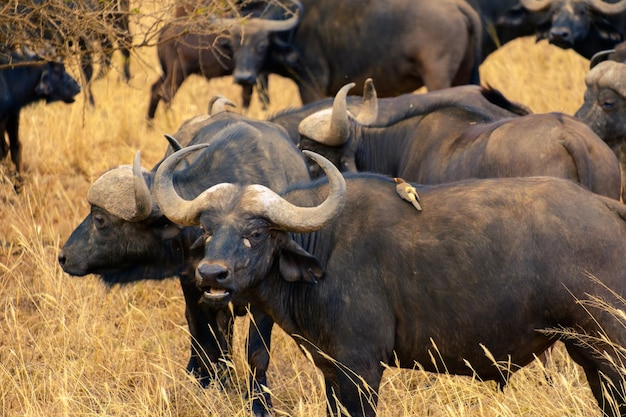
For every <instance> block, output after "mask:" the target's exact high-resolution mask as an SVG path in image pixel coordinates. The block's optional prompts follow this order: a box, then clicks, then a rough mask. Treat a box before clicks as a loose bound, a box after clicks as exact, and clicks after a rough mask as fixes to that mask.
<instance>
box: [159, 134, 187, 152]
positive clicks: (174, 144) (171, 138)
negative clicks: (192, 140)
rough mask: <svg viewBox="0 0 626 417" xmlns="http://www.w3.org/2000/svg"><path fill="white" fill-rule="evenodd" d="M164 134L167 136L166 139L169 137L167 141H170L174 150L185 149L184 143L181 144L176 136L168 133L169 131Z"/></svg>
mask: <svg viewBox="0 0 626 417" xmlns="http://www.w3.org/2000/svg"><path fill="white" fill-rule="evenodd" d="M163 136H165V139H167V141H168V142H169V144H170V146H171V147H172V149H173V150H174V152H176V151H180V150H181V149H183V145H181V144H180V142H179V141H178V140H177V139H176V138H175V137H174V136H172V135H168V134H167V133H166V134H165V135H163Z"/></svg>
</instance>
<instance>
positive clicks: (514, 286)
mask: <svg viewBox="0 0 626 417" xmlns="http://www.w3.org/2000/svg"><path fill="white" fill-rule="evenodd" d="M193 150H194V149H193V148H186V149H183V150H182V151H179V152H177V153H175V154H174V155H172V156H170V157H169V158H168V159H167V160H166V161H165V162H164V163H163V164H161V166H160V167H159V169H158V170H157V173H156V176H155V185H154V195H155V197H156V200H157V201H158V203H159V204H160V206H161V209H162V210H163V212H164V213H165V215H166V216H167V217H169V218H170V219H172V221H174V222H176V223H179V224H187V225H201V226H202V228H203V230H204V240H205V247H204V258H203V259H202V260H201V261H200V262H199V263H198V266H197V269H196V282H197V285H198V286H199V288H200V289H201V290H202V291H204V292H205V293H206V294H211V296H212V297H214V298H220V299H222V300H223V301H229V300H232V301H234V302H241V301H243V300H245V301H249V302H250V303H251V305H254V306H256V307H257V308H258V309H260V310H263V311H265V312H267V313H268V314H269V315H270V316H271V318H272V319H273V320H274V321H275V322H276V323H277V324H278V325H279V326H281V327H282V328H283V329H284V330H285V331H286V333H287V334H290V335H292V337H293V338H294V339H295V340H296V342H297V343H298V345H299V346H302V347H303V348H304V349H305V350H307V351H308V352H309V353H310V354H311V356H312V357H313V359H314V361H315V364H316V365H317V366H318V368H319V369H320V370H321V372H322V373H323V375H324V379H325V385H326V396H327V401H328V404H329V410H328V412H329V415H343V414H344V413H345V414H348V415H351V416H352V417H355V416H363V415H365V416H373V415H375V409H376V404H377V400H378V395H377V393H378V388H379V384H380V381H381V378H382V374H383V370H384V368H385V366H383V365H391V366H393V365H396V366H401V367H407V368H415V366H416V365H415V364H416V363H418V364H419V365H420V366H422V367H424V369H425V370H427V371H429V372H443V370H445V372H446V373H450V374H458V375H471V376H476V377H477V378H480V380H495V381H498V382H499V383H501V384H502V386H504V384H506V382H507V380H508V378H509V376H510V374H511V373H512V372H514V371H515V370H517V369H518V367H521V366H524V365H526V364H528V363H530V362H531V361H532V360H533V359H534V357H535V355H537V354H539V353H541V352H543V351H544V350H545V349H546V348H548V347H549V346H551V345H552V344H554V343H555V342H556V341H557V340H561V341H562V342H563V343H564V344H565V346H566V348H567V351H568V353H569V354H570V356H571V357H572V359H573V360H574V361H575V362H576V363H577V364H579V365H580V366H582V368H583V369H584V371H585V374H586V376H587V380H588V382H589V385H590V386H591V390H592V392H593V394H594V396H595V398H596V399H597V401H598V404H599V406H600V408H602V410H603V412H604V414H605V415H606V416H612V417H616V416H622V417H623V416H626V392H625V389H624V388H625V387H624V375H623V373H622V372H621V366H620V364H622V363H623V359H624V356H623V355H624V354H623V351H622V349H623V348H622V347H623V346H626V333H625V332H624V324H625V323H624V316H623V314H622V309H623V308H624V305H623V303H624V297H626V257H624V253H626V206H624V205H623V204H621V203H620V202H618V201H615V200H612V199H609V198H606V197H604V196H600V195H597V194H593V193H591V192H589V191H588V190H586V189H585V188H583V187H581V186H580V185H579V184H576V183H574V182H572V181H567V180H563V179H559V178H553V177H532V178H498V179H482V180H478V179H474V180H466V181H463V182H458V183H449V184H443V185H437V186H416V187H417V188H418V190H419V194H420V196H421V205H422V207H423V211H421V212H418V211H416V210H415V208H414V207H413V206H412V205H411V204H410V203H408V202H406V201H404V200H403V199H401V198H400V197H399V196H398V195H397V194H396V190H395V188H396V184H395V183H394V182H393V181H392V180H390V179H389V178H386V177H380V176H376V175H374V174H357V175H358V176H355V177H350V178H348V179H347V180H346V181H345V182H344V179H343V178H342V176H341V174H340V173H339V172H338V170H337V169H336V168H335V167H334V166H333V165H332V164H331V163H330V162H329V161H327V160H325V159H323V158H322V157H320V156H319V155H316V154H314V153H309V154H308V155H309V156H310V157H312V158H313V159H315V161H316V162H318V163H320V164H321V165H322V167H323V169H324V171H325V172H326V174H327V175H328V176H329V184H330V185H329V186H326V184H325V183H321V184H320V183H317V184H313V185H309V186H306V185H305V186H302V187H297V188H296V189H293V190H291V191H289V192H287V193H286V194H284V195H283V196H282V197H281V196H279V195H277V194H275V193H274V192H272V191H270V190H269V189H267V188H266V187H263V186H260V185H249V186H240V185H235V184H218V185H216V186H214V187H211V188H209V189H207V190H205V191H204V192H202V194H200V195H199V196H198V197H197V198H196V199H195V200H191V201H190V200H186V199H184V198H182V197H180V196H179V195H178V193H177V192H176V190H175V189H174V186H173V183H172V171H173V170H174V169H175V167H176V165H177V163H178V161H179V160H180V159H181V158H183V157H184V156H185V155H186V154H188V153H189V152H191V151H193ZM346 183H347V185H346ZM599 300H601V301H599ZM602 306H604V307H602ZM613 343H614V344H613ZM616 346H617V347H616ZM486 351H488V352H489V354H486ZM501 363H510V364H511V367H508V368H507V369H506V370H503V369H502V368H501V367H500V366H496V364H501ZM338 402H339V403H341V404H342V406H339V405H338V404H337V403H338ZM343 410H345V411H343ZM342 411H343V412H342Z"/></svg>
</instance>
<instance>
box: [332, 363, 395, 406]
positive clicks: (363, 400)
mask: <svg viewBox="0 0 626 417" xmlns="http://www.w3.org/2000/svg"><path fill="white" fill-rule="evenodd" d="M343 363H345V362H342V361H337V362H336V364H335V365H333V367H334V368H335V369H334V371H332V372H330V373H328V367H326V369H325V370H324V369H323V372H324V381H325V385H326V387H325V388H326V400H327V404H328V410H327V413H328V415H329V416H337V417H341V415H342V414H341V409H342V408H344V409H346V410H347V411H348V412H349V415H350V416H352V417H359V416H364V417H375V416H376V406H377V404H378V388H379V386H380V380H381V379H382V375H383V368H382V367H381V366H380V365H379V364H378V361H374V362H373V363H372V364H371V367H370V369H369V370H367V369H364V368H362V367H357V366H345V365H343ZM363 381H365V383H366V384H367V385H364V384H363ZM339 404H341V405H339Z"/></svg>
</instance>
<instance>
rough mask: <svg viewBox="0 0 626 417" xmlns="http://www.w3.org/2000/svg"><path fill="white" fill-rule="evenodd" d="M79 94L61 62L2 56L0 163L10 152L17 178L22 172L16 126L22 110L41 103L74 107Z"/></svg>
mask: <svg viewBox="0 0 626 417" xmlns="http://www.w3.org/2000/svg"><path fill="white" fill-rule="evenodd" d="M79 92H80V86H79V85H78V83H77V82H76V80H74V79H73V78H72V76H71V75H69V74H68V73H67V72H66V71H65V66H64V65H63V63H62V62H46V61H44V60H43V59H42V58H40V57H39V56H37V55H32V54H19V53H16V52H14V53H10V54H9V55H1V56H0V159H3V158H5V157H6V156H7V154H8V151H9V149H10V150H11V160H12V161H13V164H14V165H15V171H16V173H17V174H18V175H19V173H20V172H21V171H22V147H21V145H20V139H19V123H20V111H21V109H22V108H23V107H25V106H27V105H29V104H31V103H34V102H37V101H40V100H45V101H46V103H52V102H55V101H63V102H65V103H73V102H74V96H75V95H76V94H78V93H79ZM5 136H7V137H8V141H9V143H8V144H7V142H6V140H5Z"/></svg>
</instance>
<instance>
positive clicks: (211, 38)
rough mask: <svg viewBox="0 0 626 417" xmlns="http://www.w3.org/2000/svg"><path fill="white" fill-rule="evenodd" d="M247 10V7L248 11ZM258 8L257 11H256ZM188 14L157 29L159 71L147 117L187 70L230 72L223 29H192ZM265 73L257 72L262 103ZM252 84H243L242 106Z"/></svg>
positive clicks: (206, 75) (208, 74) (170, 95)
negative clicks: (217, 30) (209, 30)
mask: <svg viewBox="0 0 626 417" xmlns="http://www.w3.org/2000/svg"><path fill="white" fill-rule="evenodd" d="M250 12H251V11H250ZM259 13H260V10H259V11H257V13H256V14H257V15H258V14H259ZM188 18H189V17H188V16H177V18H176V19H175V20H172V21H171V22H168V23H166V24H165V26H163V28H162V29H161V31H160V33H159V41H158V45H157V54H158V57H159V63H160V65H161V70H162V71H163V75H162V76H160V77H159V79H158V80H157V81H156V82H155V83H154V84H152V87H151V89H150V90H151V93H150V104H149V106H148V116H147V117H148V120H152V119H154V115H155V113H156V109H157V106H158V104H159V101H161V100H163V101H164V102H165V103H170V102H171V101H172V99H173V98H174V95H175V94H176V92H177V91H178V89H179V88H180V86H181V85H182V84H183V82H184V81H185V79H186V78H187V77H189V76H190V75H191V74H198V75H202V76H203V77H204V78H206V79H207V80H211V79H212V78H217V77H224V76H227V75H231V74H232V73H233V68H234V65H233V64H234V63H233V58H232V47H231V44H230V39H229V38H228V36H226V35H225V34H224V33H220V32H213V33H210V32H207V28H204V30H202V28H197V31H194V30H193V26H192V27H190V26H189V23H188ZM267 81H268V74H260V75H259V83H258V87H259V90H258V92H259V99H260V101H261V103H262V105H263V106H264V107H266V106H267V105H268V103H269V97H268V91H267V88H268V85H267ZM251 98H252V85H246V86H243V91H242V102H243V107H244V108H248V107H249V106H250V100H251Z"/></svg>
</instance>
